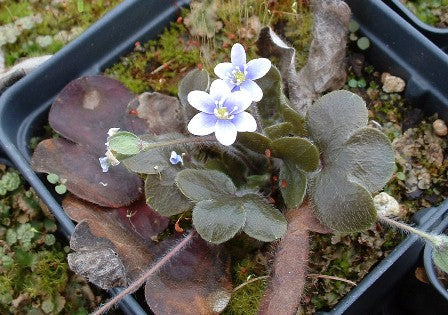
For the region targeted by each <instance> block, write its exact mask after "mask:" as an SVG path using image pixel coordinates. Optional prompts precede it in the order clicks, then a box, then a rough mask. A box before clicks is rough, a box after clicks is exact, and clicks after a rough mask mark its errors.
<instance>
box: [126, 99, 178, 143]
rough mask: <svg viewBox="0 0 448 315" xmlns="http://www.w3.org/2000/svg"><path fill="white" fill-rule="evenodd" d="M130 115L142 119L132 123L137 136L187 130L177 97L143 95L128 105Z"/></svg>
mask: <svg viewBox="0 0 448 315" xmlns="http://www.w3.org/2000/svg"><path fill="white" fill-rule="evenodd" d="M128 113H132V114H133V115H136V117H138V118H141V119H139V120H138V121H134V122H132V128H133V131H134V132H135V133H137V134H143V133H149V134H156V135H160V134H165V133H170V132H183V131H184V129H185V126H184V122H183V116H182V115H183V114H182V108H181V104H180V102H179V100H178V98H177V97H173V96H169V95H165V94H161V93H157V92H154V93H148V92H146V93H142V94H140V95H139V96H138V97H136V98H134V99H133V100H132V101H131V102H130V103H129V105H128Z"/></svg>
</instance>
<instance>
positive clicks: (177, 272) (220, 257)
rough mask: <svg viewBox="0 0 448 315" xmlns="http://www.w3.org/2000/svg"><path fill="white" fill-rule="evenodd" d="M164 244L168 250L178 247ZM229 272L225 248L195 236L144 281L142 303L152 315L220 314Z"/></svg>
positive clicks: (228, 287) (229, 286)
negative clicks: (145, 304) (149, 309)
mask: <svg viewBox="0 0 448 315" xmlns="http://www.w3.org/2000/svg"><path fill="white" fill-rule="evenodd" d="M164 242H165V243H167V244H166V245H165V247H168V248H174V246H175V244H176V243H178V241H174V242H173V241H172V240H167V241H164ZM167 254H168V255H169V252H168V253H167ZM165 256H166V255H165ZM229 270H230V257H229V255H228V254H227V253H226V251H225V248H224V247H223V246H218V245H214V244H211V243H208V242H206V241H204V240H203V239H201V238H200V237H199V236H198V235H197V234H196V235H195V236H193V238H192V239H191V241H190V242H189V243H188V244H187V245H186V247H185V248H184V249H182V251H180V252H179V253H178V254H177V255H174V256H173V257H171V258H170V259H169V260H168V261H167V262H166V263H165V264H164V265H163V268H160V269H159V270H158V271H157V272H155V273H154V274H153V275H151V276H150V277H149V278H148V280H147V282H146V286H145V298H146V302H147V303H148V305H149V306H150V308H151V310H152V311H153V312H154V313H156V314H187V315H189V314H191V315H197V314H218V313H221V312H222V311H223V310H224V308H225V307H226V305H227V303H228V302H229V300H230V294H231V291H232V284H231V277H230V272H229Z"/></svg>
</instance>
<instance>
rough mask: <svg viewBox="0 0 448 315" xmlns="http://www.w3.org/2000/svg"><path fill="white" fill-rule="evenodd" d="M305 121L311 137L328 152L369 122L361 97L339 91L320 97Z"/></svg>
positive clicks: (320, 147) (322, 149) (338, 146)
mask: <svg viewBox="0 0 448 315" xmlns="http://www.w3.org/2000/svg"><path fill="white" fill-rule="evenodd" d="M306 120H307V127H308V131H309V132H310V137H311V138H312V139H313V140H314V141H316V143H317V145H318V147H319V149H320V150H321V151H324V152H326V154H327V155H329V154H330V153H331V151H332V150H333V149H339V148H340V146H341V145H342V144H344V143H345V142H346V141H347V139H348V138H349V137H350V135H351V134H352V133H353V132H354V131H356V130H357V129H359V128H363V127H365V126H366V125H367V121H368V112H367V107H366V105H365V102H364V100H363V99H362V98H361V97H360V96H358V95H356V94H354V93H352V92H349V91H344V90H339V91H333V92H330V93H328V94H326V95H324V96H322V97H321V98H320V99H319V100H317V101H316V102H315V103H314V104H313V106H311V108H310V109H309V110H308V113H307V117H306Z"/></svg>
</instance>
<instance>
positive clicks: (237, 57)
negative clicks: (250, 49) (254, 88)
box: [230, 43, 246, 71]
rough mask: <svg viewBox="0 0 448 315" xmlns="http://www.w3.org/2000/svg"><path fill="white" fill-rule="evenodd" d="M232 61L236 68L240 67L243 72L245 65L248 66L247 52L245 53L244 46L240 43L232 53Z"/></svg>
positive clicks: (234, 47)
mask: <svg viewBox="0 0 448 315" xmlns="http://www.w3.org/2000/svg"><path fill="white" fill-rule="evenodd" d="M230 60H231V61H232V63H233V65H234V66H238V67H240V70H241V71H242V70H243V69H244V65H245V64H246V52H245V51H244V47H243V45H241V44H239V43H236V44H235V45H233V47H232V51H231V52H230Z"/></svg>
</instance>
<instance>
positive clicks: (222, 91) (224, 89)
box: [209, 79, 231, 114]
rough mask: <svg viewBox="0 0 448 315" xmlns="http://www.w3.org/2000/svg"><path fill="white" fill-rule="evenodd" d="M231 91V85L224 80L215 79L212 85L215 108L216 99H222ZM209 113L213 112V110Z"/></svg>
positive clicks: (211, 91)
mask: <svg viewBox="0 0 448 315" xmlns="http://www.w3.org/2000/svg"><path fill="white" fill-rule="evenodd" d="M230 93H231V89H230V87H229V85H228V84H227V83H226V82H225V81H224V80H219V79H218V80H215V81H213V82H212V84H211V85H210V96H211V97H212V99H213V109H215V107H216V106H215V102H214V101H215V100H216V101H220V100H221V99H222V98H225V97H227V96H228V95H229V94H230ZM209 114H213V111H212V112H211V113H209Z"/></svg>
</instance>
